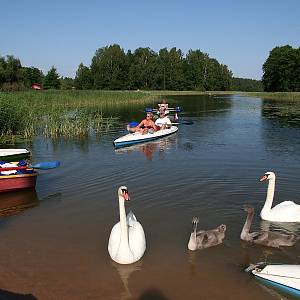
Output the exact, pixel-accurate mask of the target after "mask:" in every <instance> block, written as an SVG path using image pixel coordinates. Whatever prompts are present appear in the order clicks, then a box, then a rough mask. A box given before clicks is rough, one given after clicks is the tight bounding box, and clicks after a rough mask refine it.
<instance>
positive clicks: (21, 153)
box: [0, 149, 30, 162]
mask: <svg viewBox="0 0 300 300" xmlns="http://www.w3.org/2000/svg"><path fill="white" fill-rule="evenodd" d="M29 155H30V151H28V150H27V149H0V161H7V162H9V161H18V160H20V159H25V158H28V157H29Z"/></svg>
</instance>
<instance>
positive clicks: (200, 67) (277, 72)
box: [0, 44, 300, 92]
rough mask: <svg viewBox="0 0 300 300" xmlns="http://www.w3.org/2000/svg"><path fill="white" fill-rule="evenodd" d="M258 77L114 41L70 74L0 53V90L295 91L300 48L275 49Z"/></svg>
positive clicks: (299, 82)
mask: <svg viewBox="0 0 300 300" xmlns="http://www.w3.org/2000/svg"><path fill="white" fill-rule="evenodd" d="M262 69H263V76H262V80H254V79H248V78H238V77H233V73H232V72H231V70H230V69H229V68H228V66H227V65H224V64H220V63H219V62H218V61H217V60H216V59H215V58H210V57H209V54H207V53H204V52H202V51H201V50H199V49H197V50H189V51H188V53H187V54H186V55H184V53H183V52H182V51H181V50H180V49H177V48H175V47H174V48H171V49H169V50H168V49H167V48H162V49H160V50H159V51H158V52H155V51H153V50H151V49H150V48H149V47H147V48H137V49H136V50H134V51H131V50H128V51H127V52H125V51H124V49H123V48H121V46H120V45H117V44H114V45H110V46H105V47H102V48H99V49H97V50H96V52H95V54H94V56H93V57H92V59H91V64H90V66H85V65H84V64H83V63H80V64H79V65H78V68H77V71H76V75H75V78H69V77H62V76H60V75H59V73H58V71H57V69H56V68H55V67H54V66H52V68H51V69H50V70H49V71H48V72H47V74H43V72H42V71H41V70H39V69H38V68H36V67H34V66H31V67H25V66H22V64H21V61H20V59H18V58H16V57H14V56H12V55H7V56H6V57H2V56H0V90H2V91H18V90H26V89H30V88H31V87H32V85H33V84H40V85H41V87H42V88H43V89H63V90H68V89H78V90H169V91H246V92H247V91H248V92H261V91H266V92H297V91H300V48H293V47H291V46H289V45H286V46H281V47H275V48H274V49H272V50H271V51H270V53H269V57H268V58H267V60H266V61H265V63H264V64H263V66H262Z"/></svg>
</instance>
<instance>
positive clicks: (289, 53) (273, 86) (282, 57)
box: [262, 45, 300, 92]
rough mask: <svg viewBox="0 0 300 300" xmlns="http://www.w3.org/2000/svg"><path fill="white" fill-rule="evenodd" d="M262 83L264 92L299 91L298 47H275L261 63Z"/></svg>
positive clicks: (299, 60) (299, 51)
mask: <svg viewBox="0 0 300 300" xmlns="http://www.w3.org/2000/svg"><path fill="white" fill-rule="evenodd" d="M263 71H264V74H263V78H262V83H263V86H264V90H265V91H266V92H299V91H300V48H293V47H291V46H290V45H286V46H281V47H275V48H273V49H272V51H271V52H270V54H269V57H268V58H267V60H266V62H265V63H264V64H263Z"/></svg>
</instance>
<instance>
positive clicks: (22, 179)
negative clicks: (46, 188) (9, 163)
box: [0, 172, 38, 193]
mask: <svg viewBox="0 0 300 300" xmlns="http://www.w3.org/2000/svg"><path fill="white" fill-rule="evenodd" d="M37 174H38V173H37V172H33V173H29V174H17V175H1V176H0V193H1V192H8V191H14V190H18V189H25V188H34V187H35V184H36V176H37Z"/></svg>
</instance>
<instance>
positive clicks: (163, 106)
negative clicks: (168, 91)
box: [158, 100, 169, 114]
mask: <svg viewBox="0 0 300 300" xmlns="http://www.w3.org/2000/svg"><path fill="white" fill-rule="evenodd" d="M161 111H163V112H164V113H165V114H168V113H169V105H168V103H167V101H166V100H163V101H162V102H161V103H160V104H158V112H159V113H160V112H161Z"/></svg>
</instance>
